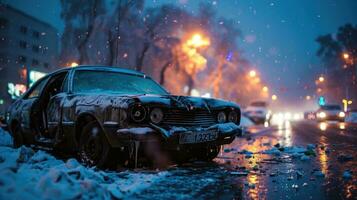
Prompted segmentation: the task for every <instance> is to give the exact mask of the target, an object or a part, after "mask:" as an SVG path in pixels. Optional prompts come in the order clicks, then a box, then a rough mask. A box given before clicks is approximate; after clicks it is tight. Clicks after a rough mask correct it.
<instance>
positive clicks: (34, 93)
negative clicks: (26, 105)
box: [26, 78, 48, 98]
mask: <svg viewBox="0 0 357 200" xmlns="http://www.w3.org/2000/svg"><path fill="white" fill-rule="evenodd" d="M47 80H48V78H45V79H41V80H40V82H38V83H37V84H35V85H34V86H33V87H32V88H31V89H30V92H29V94H28V95H27V97H26V98H36V97H39V96H40V94H41V91H42V89H43V87H44V86H45V85H46V82H47Z"/></svg>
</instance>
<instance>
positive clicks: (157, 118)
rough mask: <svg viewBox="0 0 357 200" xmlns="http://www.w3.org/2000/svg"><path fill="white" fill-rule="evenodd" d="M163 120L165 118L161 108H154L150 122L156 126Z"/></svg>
mask: <svg viewBox="0 0 357 200" xmlns="http://www.w3.org/2000/svg"><path fill="white" fill-rule="evenodd" d="M163 118H164V113H163V112H162V110H161V109H160V108H154V109H153V110H152V111H151V113H150V120H151V121H152V122H153V123H154V124H158V123H160V122H161V121H162V119H163Z"/></svg>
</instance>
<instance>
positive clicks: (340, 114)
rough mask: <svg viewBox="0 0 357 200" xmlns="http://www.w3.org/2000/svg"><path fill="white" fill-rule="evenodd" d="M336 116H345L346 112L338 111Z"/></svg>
mask: <svg viewBox="0 0 357 200" xmlns="http://www.w3.org/2000/svg"><path fill="white" fill-rule="evenodd" d="M338 116H339V117H341V118H343V117H345V116H346V114H345V113H344V112H340V113H338Z"/></svg>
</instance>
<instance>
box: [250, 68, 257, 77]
mask: <svg viewBox="0 0 357 200" xmlns="http://www.w3.org/2000/svg"><path fill="white" fill-rule="evenodd" d="M256 75H257V72H256V71H255V70H250V71H249V76H250V77H251V78H254V77H255V76H256Z"/></svg>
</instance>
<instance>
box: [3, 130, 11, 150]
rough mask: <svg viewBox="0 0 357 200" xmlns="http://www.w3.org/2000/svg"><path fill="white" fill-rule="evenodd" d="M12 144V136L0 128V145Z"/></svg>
mask: <svg viewBox="0 0 357 200" xmlns="http://www.w3.org/2000/svg"><path fill="white" fill-rule="evenodd" d="M11 145H12V137H11V135H10V134H9V133H8V132H6V131H4V129H2V128H0V146H11Z"/></svg>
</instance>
